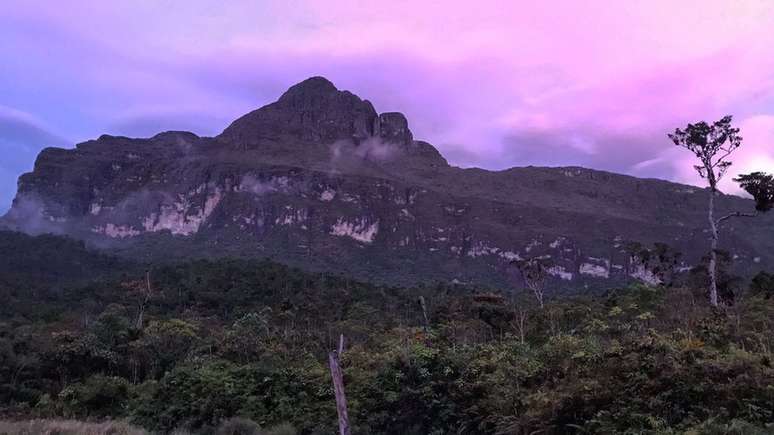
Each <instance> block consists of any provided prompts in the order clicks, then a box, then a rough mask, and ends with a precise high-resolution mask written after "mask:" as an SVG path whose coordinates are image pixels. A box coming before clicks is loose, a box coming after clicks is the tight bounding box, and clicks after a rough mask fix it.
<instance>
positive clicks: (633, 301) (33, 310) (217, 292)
mask: <svg viewBox="0 0 774 435" xmlns="http://www.w3.org/2000/svg"><path fill="white" fill-rule="evenodd" d="M2 237H3V240H4V242H3V243H4V245H3V248H7V247H9V246H12V245H14V243H16V242H19V241H21V242H22V244H23V245H26V246H27V247H28V249H31V251H30V252H40V253H43V256H42V257H38V256H33V255H30V252H28V253H27V254H25V251H24V249H25V248H19V247H17V248H18V249H19V250H18V251H14V252H19V255H18V256H17V258H16V259H9V258H7V257H8V256H6V255H4V256H3V258H2V260H1V261H2V267H3V268H4V269H3V271H2V274H3V275H4V276H5V277H6V282H5V283H4V284H3V286H2V291H3V292H5V293H4V294H3V304H2V310H1V311H0V417H4V418H32V417H69V418H79V419H83V420H101V419H128V420H130V421H131V422H132V423H134V424H136V425H139V426H142V427H144V428H146V429H148V430H154V431H159V432H160V433H167V432H170V431H172V430H174V429H184V430H187V431H190V432H193V433H197V434H213V433H215V430H216V429H215V428H217V427H218V426H223V425H226V426H228V425H230V426H228V427H234V425H241V426H240V427H257V426H261V427H264V428H270V427H281V428H283V429H282V432H276V431H274V432H261V431H258V430H257V429H255V430H254V431H252V432H245V433H250V434H263V433H283V434H285V433H299V434H330V433H334V432H335V430H336V418H337V417H336V409H335V401H334V396H333V389H332V386H331V378H330V375H329V371H328V366H327V353H328V351H330V350H331V349H332V348H334V347H336V345H337V342H338V337H339V335H340V334H343V335H344V336H345V337H346V347H345V351H344V354H343V358H342V364H343V370H344V375H345V385H346V393H347V396H348V400H349V412H350V418H351V421H352V425H353V433H356V434H359V433H368V434H395V433H401V434H409V435H411V434H416V435H420V434H422V435H424V434H442V433H461V434H525V433H535V432H540V433H546V434H573V433H578V434H580V433H593V434H610V433H652V434H664V435H666V434H677V433H686V434H687V433H691V434H715V433H740V434H742V433H743V434H765V433H771V430H772V429H774V428H772V426H771V422H772V421H773V420H774V408H773V407H772V403H774V388H772V386H774V367H773V364H772V361H774V356H773V355H772V349H774V336H772V334H771V331H772V330H774V297H773V296H774V276H772V275H768V274H760V275H759V276H758V277H756V279H755V280H753V283H752V285H751V286H749V287H744V288H737V290H736V293H735V294H736V298H735V300H734V301H733V303H732V304H731V305H728V306H727V307H726V308H725V309H723V310H713V309H711V308H710V307H709V306H708V304H707V303H706V302H705V301H706V296H705V291H704V290H703V288H699V287H697V288H692V287H690V286H681V287H663V286H660V287H647V286H643V285H636V286H633V287H623V288H617V289H612V290H610V291H608V292H606V293H605V294H604V295H603V296H599V297H594V298H591V297H584V298H574V299H561V300H552V301H549V302H548V303H547V304H546V305H545V307H543V308H540V307H539V306H538V305H537V304H536V303H535V300H534V298H533V296H532V294H531V293H527V292H521V291H517V292H512V291H508V292H505V293H502V292H499V291H497V290H496V289H484V288H469V287H462V286H452V285H431V286H421V287H414V288H397V287H389V286H382V285H376V284H369V283H363V282H358V281H354V280H351V279H349V278H347V277H344V276H340V275H332V274H312V273H307V272H302V271H300V270H297V269H293V268H289V267H287V266H283V265H279V264H276V263H272V262H269V261H265V260H247V259H241V260H229V259H220V260H215V261H208V260H200V261H192V262H183V263H178V264H168V265H163V266H157V267H153V268H150V270H149V271H148V273H147V274H146V270H145V267H144V266H143V267H139V266H132V265H130V266H129V267H127V268H126V269H124V265H123V264H122V263H120V262H116V261H115V260H113V259H110V258H108V257H104V256H102V255H100V254H95V253H93V252H90V251H88V250H85V249H84V248H83V246H82V245H81V244H79V243H73V242H72V241H68V240H63V239H60V238H57V237H52V236H44V237H39V238H29V237H26V236H19V235H15V234H7V233H2ZM14 246H15V245H14ZM3 252H8V251H3ZM56 253H58V254H61V255H62V256H63V257H64V258H63V259H57V258H56V255H55V254H56ZM60 267H61V268H62V269H61V270H60V269H59V268H60ZM35 268H41V269H40V270H41V271H44V273H42V274H41V275H40V277H39V278H38V279H37V281H35V284H34V285H32V284H30V285H28V284H25V283H24V279H25V276H26V277H30V279H32V278H34V277H33V276H32V275H34V274H33V273H32V271H34V270H35ZM68 268H72V269H71V270H70V271H66V269H68ZM59 272H62V273H63V274H62V275H58V273H59ZM82 273H83V274H85V276H86V277H87V278H88V279H85V280H84V279H82V278H83V276H80V274H82ZM8 277H10V279H9V278H8ZM60 278H61V279H60ZM420 297H422V298H423V299H424V302H425V307H426V312H427V322H426V321H425V315H424V313H423V310H422V304H421V303H419V298H420ZM141 310H142V312H143V317H142V321H139V317H140V316H139V313H140V311H141ZM237 417H238V418H240V419H241V420H232V419H233V418H237ZM767 425H768V426H767ZM251 430H252V429H251ZM221 433H224V432H221Z"/></svg>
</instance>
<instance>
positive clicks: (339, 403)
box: [328, 346, 350, 435]
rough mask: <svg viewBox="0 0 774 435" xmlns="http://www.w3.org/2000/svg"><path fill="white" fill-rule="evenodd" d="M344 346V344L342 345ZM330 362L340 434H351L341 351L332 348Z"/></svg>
mask: <svg viewBox="0 0 774 435" xmlns="http://www.w3.org/2000/svg"><path fill="white" fill-rule="evenodd" d="M342 347H343V346H342ZM328 364H329V365H330V368H331V378H333V391H334V393H335V394H336V411H337V412H338V414H339V434H340V435H350V429H349V415H348V414H347V397H346V396H345V395H344V375H343V374H342V372H341V366H340V365H339V353H338V352H337V351H335V350H332V351H331V352H330V353H329V354H328Z"/></svg>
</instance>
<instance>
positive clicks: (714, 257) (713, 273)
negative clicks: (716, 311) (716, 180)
mask: <svg viewBox="0 0 774 435" xmlns="http://www.w3.org/2000/svg"><path fill="white" fill-rule="evenodd" d="M715 191H716V189H715V186H714V185H712V186H710V199H709V211H708V213H707V217H708V218H709V224H710V231H711V233H712V234H711V235H712V243H711V249H710V262H709V270H708V272H709V279H710V287H709V297H710V304H712V306H713V307H717V306H718V281H717V280H718V278H717V266H718V253H717V249H718V226H717V224H716V223H715Z"/></svg>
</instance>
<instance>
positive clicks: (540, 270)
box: [513, 257, 548, 309]
mask: <svg viewBox="0 0 774 435" xmlns="http://www.w3.org/2000/svg"><path fill="white" fill-rule="evenodd" d="M513 264H514V265H516V268H517V269H519V273H521V278H522V280H523V281H524V285H525V286H526V287H527V288H528V289H530V290H532V293H533V294H534V295H535V299H537V302H538V305H540V308H541V309H542V308H543V288H544V287H545V284H546V278H548V268H547V261H546V259H544V258H541V257H534V258H528V259H524V260H516V261H514V262H513Z"/></svg>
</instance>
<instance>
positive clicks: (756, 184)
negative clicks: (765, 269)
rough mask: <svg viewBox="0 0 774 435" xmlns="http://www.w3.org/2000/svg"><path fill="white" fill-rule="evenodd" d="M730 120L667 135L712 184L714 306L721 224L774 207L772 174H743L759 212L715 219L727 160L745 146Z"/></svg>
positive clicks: (709, 215) (711, 293) (741, 178)
mask: <svg viewBox="0 0 774 435" xmlns="http://www.w3.org/2000/svg"><path fill="white" fill-rule="evenodd" d="M731 120H732V117H731V116H730V115H729V116H725V117H723V118H722V119H721V120H719V121H716V122H714V123H713V124H711V125H710V124H707V123H706V122H704V121H702V122H698V123H696V124H688V125H687V126H686V128H685V129H683V130H681V129H679V128H677V129H675V131H674V133H670V134H668V136H669V138H670V139H672V142H674V143H675V145H677V146H681V147H683V148H686V149H687V150H689V151H691V152H692V153H693V154H694V155H696V157H697V158H698V159H699V162H700V163H701V164H699V165H695V166H694V168H695V169H696V171H697V172H698V173H699V175H700V176H701V177H702V178H704V179H705V180H707V183H708V184H709V188H710V192H709V207H708V212H707V219H708V221H709V225H710V234H711V247H710V260H709V268H708V272H709V280H710V288H709V298H710V303H711V304H712V305H713V306H717V305H718V284H717V263H718V256H717V249H718V238H719V237H718V227H719V225H720V224H721V223H722V222H724V221H725V220H727V219H730V218H732V217H742V216H746V217H752V216H756V215H757V213H758V212H766V211H768V210H770V209H771V208H772V205H773V204H774V182H773V181H772V176H771V175H768V174H765V173H761V172H754V173H752V174H747V175H740V176H739V177H738V178H735V179H734V181H737V182H739V183H740V185H741V187H742V188H743V189H744V190H746V191H747V192H748V193H749V194H750V195H752V196H753V198H754V199H755V202H756V206H755V208H756V212H755V213H742V212H733V213H730V214H728V215H726V216H723V217H721V218H719V219H716V218H715V196H716V195H717V193H718V192H719V190H718V182H720V180H721V179H722V178H723V176H724V175H725V174H726V171H728V168H729V167H730V166H731V161H730V160H728V158H729V156H730V155H731V154H732V153H733V152H734V151H736V149H737V148H739V147H740V146H741V145H742V137H741V136H739V129H738V128H734V127H732V126H731Z"/></svg>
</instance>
